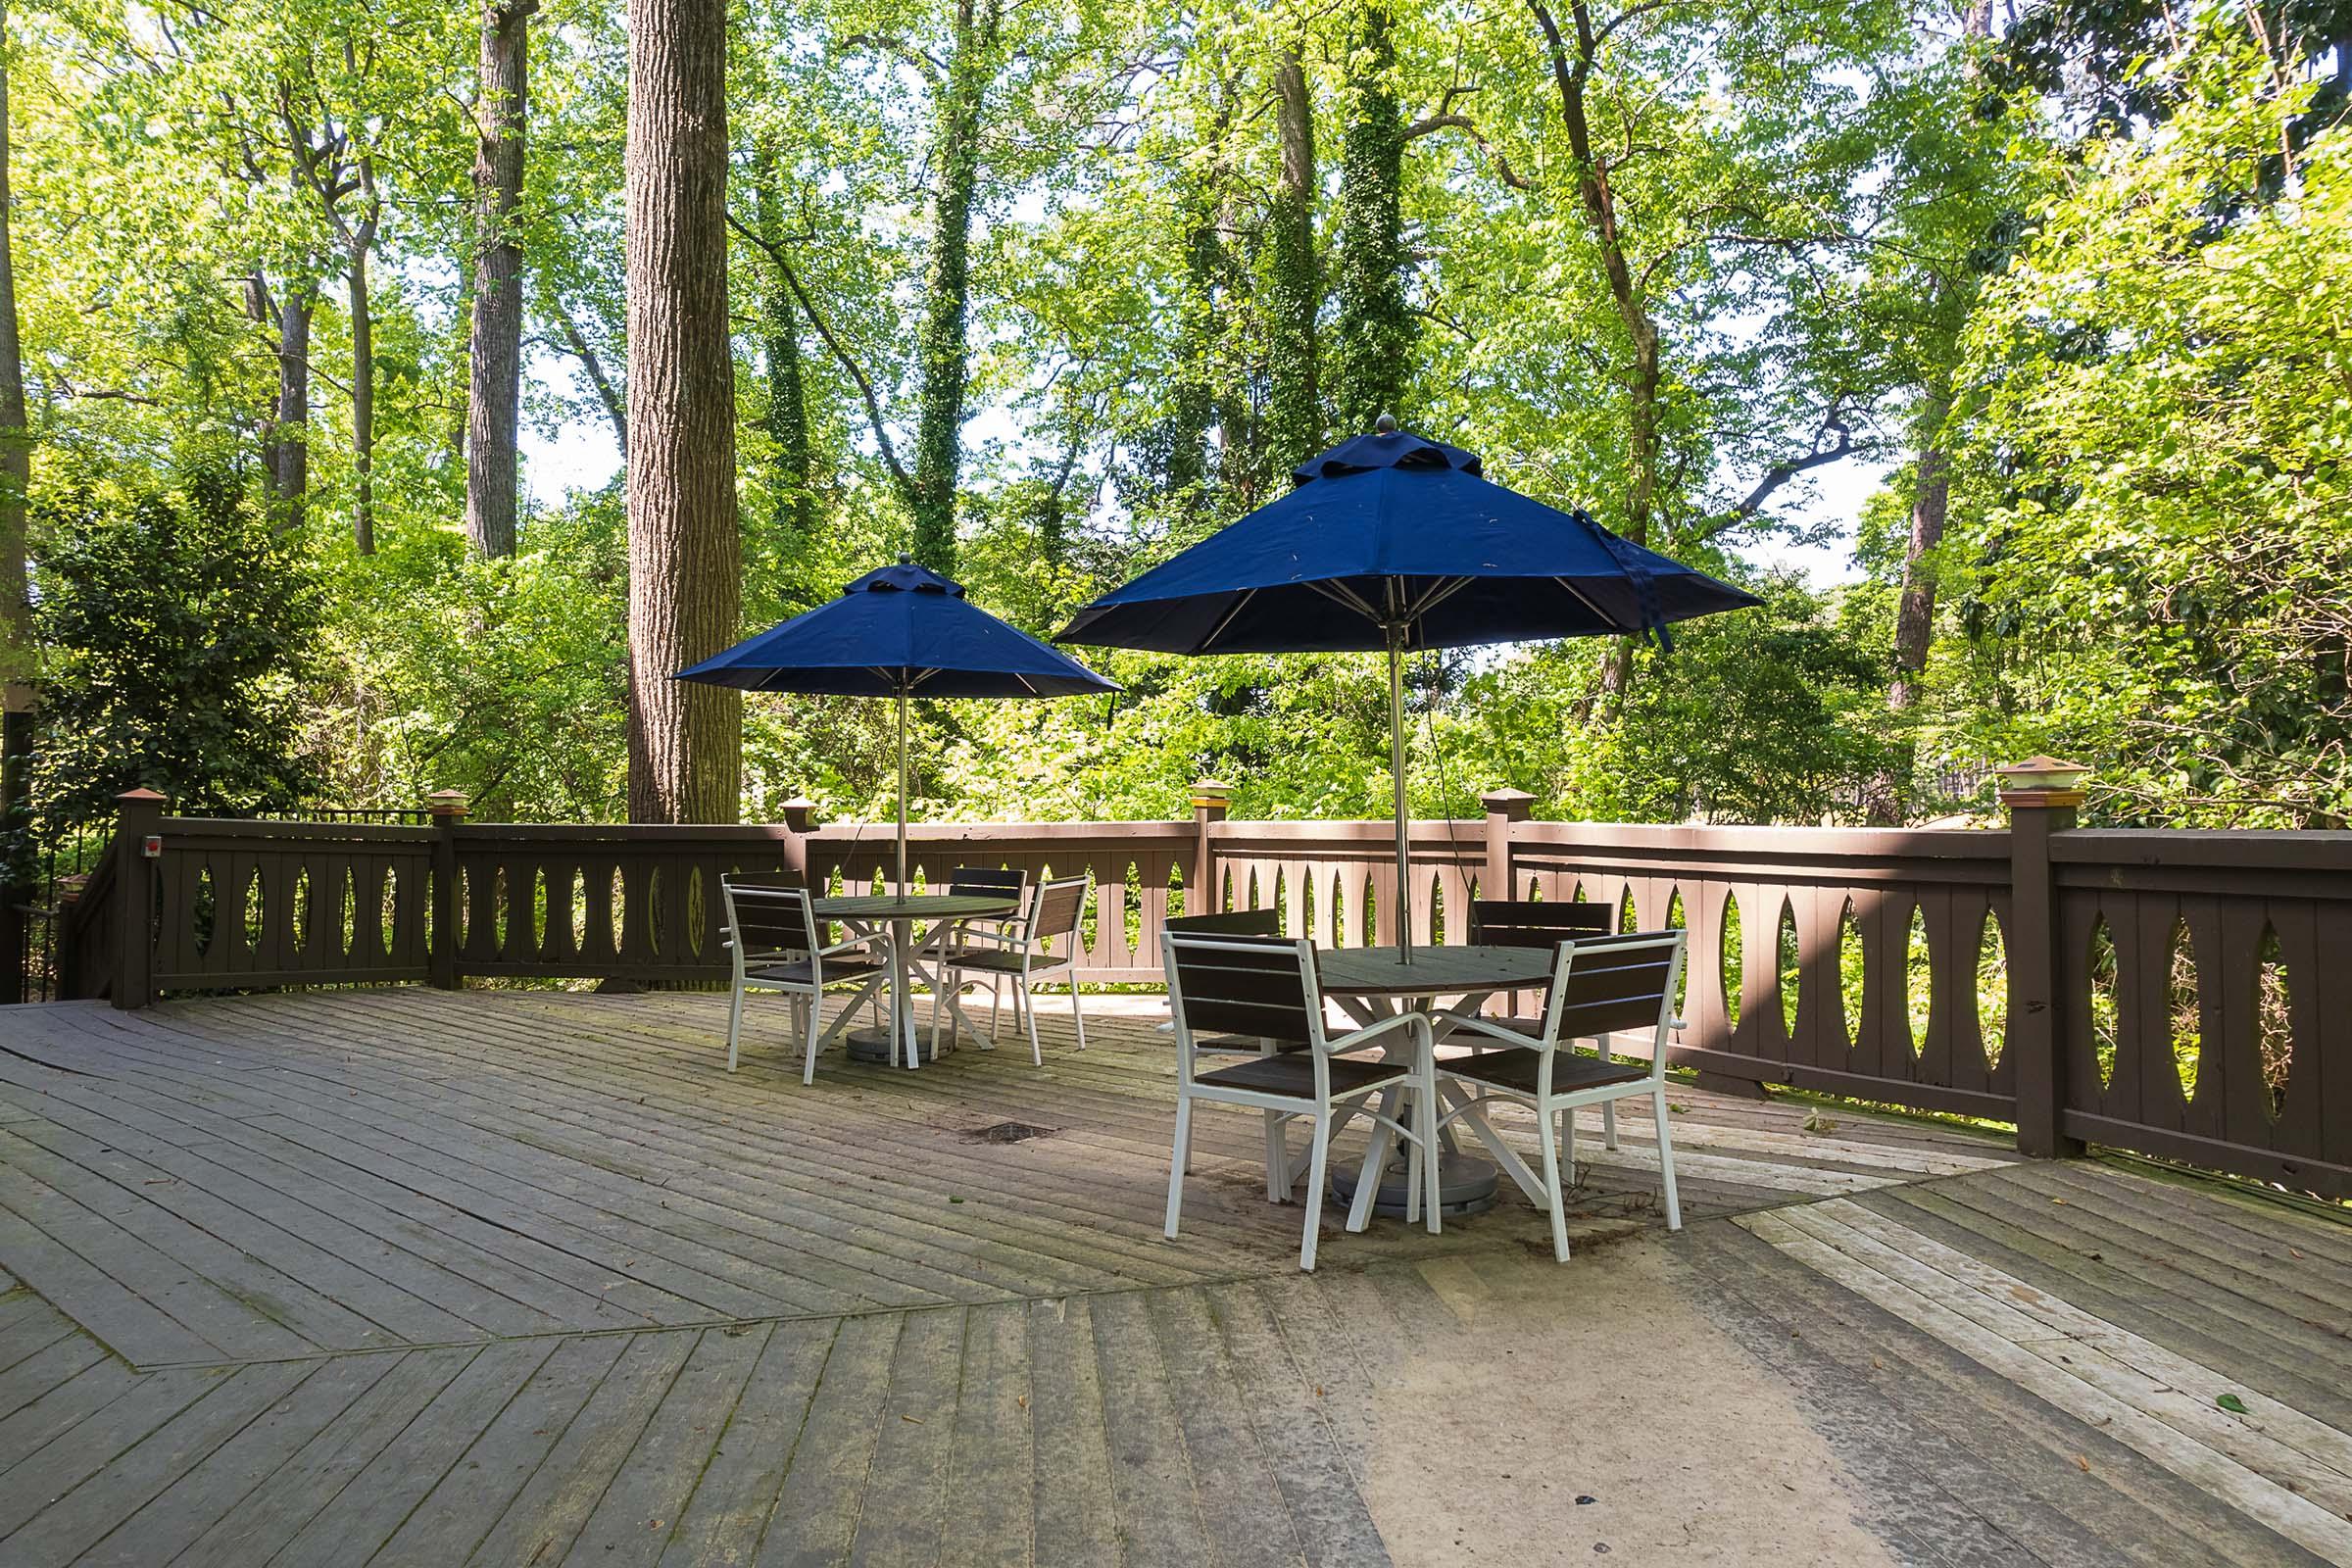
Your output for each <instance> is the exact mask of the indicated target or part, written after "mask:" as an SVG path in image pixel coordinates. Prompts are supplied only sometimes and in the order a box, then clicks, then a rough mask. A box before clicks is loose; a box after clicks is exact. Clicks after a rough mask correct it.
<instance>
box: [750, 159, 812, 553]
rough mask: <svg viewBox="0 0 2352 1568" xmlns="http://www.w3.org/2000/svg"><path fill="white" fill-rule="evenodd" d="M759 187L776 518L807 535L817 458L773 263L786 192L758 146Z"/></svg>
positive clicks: (794, 341) (785, 300) (792, 331)
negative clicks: (765, 265) (765, 261)
mask: <svg viewBox="0 0 2352 1568" xmlns="http://www.w3.org/2000/svg"><path fill="white" fill-rule="evenodd" d="M757 169H758V177H759V180H760V189H759V192H758V195H759V203H760V212H759V218H760V238H761V240H762V241H763V244H764V248H765V249H766V250H767V252H768V256H769V261H770V265H769V267H768V283H767V288H766V290H765V291H764V292H765V295H766V297H765V298H764V299H763V300H762V301H761V310H760V314H761V316H762V317H763V318H764V319H765V325H766V329H767V331H766V337H765V338H764V340H763V342H762V344H761V349H760V353H761V357H762V358H763V359H765V361H766V362H767V434H768V439H769V440H771V441H773V442H774V443H775V445H776V476H775V482H774V484H773V486H772V487H771V488H772V489H773V490H774V492H775V522H776V526H777V527H778V528H781V529H787V530H790V531H791V532H792V533H794V534H797V535H800V536H802V537H807V536H808V534H809V533H810V532H811V531H812V530H813V529H814V528H815V526H816V495H815V492H814V490H813V489H812V485H813V483H814V480H815V467H816V460H815V458H814V456H813V453H812V450H811V448H810V445H809V395H808V388H807V385H806V378H805V376H804V375H803V373H802V371H803V367H802V363H801V317H800V310H799V308H798V307H797V306H795V305H794V304H793V300H792V290H791V288H790V287H789V286H788V285H787V284H786V283H785V281H784V277H783V269H781V268H780V267H777V266H775V265H774V264H773V259H774V257H775V256H776V255H777V254H778V252H779V249H780V247H781V246H782V245H783V243H784V192H783V188H782V185H781V184H780V176H779V174H778V173H777V171H776V155H775V149H774V148H773V147H769V146H764V145H763V146H762V147H761V148H760V153H759V157H758V160H757Z"/></svg>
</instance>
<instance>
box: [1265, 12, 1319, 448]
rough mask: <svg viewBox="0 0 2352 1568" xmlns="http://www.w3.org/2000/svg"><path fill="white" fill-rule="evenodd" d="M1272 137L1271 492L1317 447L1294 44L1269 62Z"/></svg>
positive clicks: (1308, 134)
mask: <svg viewBox="0 0 2352 1568" xmlns="http://www.w3.org/2000/svg"><path fill="white" fill-rule="evenodd" d="M1274 96H1275V106H1276V107H1275V122H1274V123H1275V136H1276V139H1277V141H1278V142H1279V144H1280V147H1281V153H1282V164H1281V171H1280V172H1279V173H1278V175H1277V176H1276V179H1275V184H1274V200H1273V208H1272V212H1271V215H1270V216H1269V218H1268V220H1267V233H1266V248H1267V252H1268V261H1267V270H1268V274H1269V275H1268V277H1267V288H1266V313H1267V317H1268V328H1267V334H1266V336H1267V341H1266V357H1267V362H1268V363H1267V372H1268V375H1269V378H1270V380H1271V382H1272V384H1271V385H1270V386H1269V388H1268V389H1267V396H1266V445H1267V449H1268V450H1267V456H1268V459H1269V464H1268V466H1270V467H1271V468H1272V470H1273V476H1274V483H1275V486H1276V488H1277V489H1279V488H1280V487H1281V485H1282V484H1283V483H1284V479H1285V476H1286V475H1287V474H1289V473H1290V471H1291V470H1292V469H1293V468H1296V467H1297V466H1299V464H1301V463H1304V462H1305V461H1306V460H1307V459H1308V458H1310V457H1313V456H1314V455H1315V453H1316V452H1318V451H1320V450H1321V449H1322V446H1323V389H1322V385H1321V377H1320V373H1319V367H1318V366H1317V363H1316V343H1315V317H1316V315H1317V313H1318V312H1319V311H1320V310H1321V309H1322V303H1323V285H1322V278H1321V276H1320V275H1319V273H1318V270H1317V268H1316V266H1315V113H1314V104H1313V103H1312V102H1311V101H1310V100H1309V99H1308V97H1307V91H1306V72H1305V70H1304V69H1303V68H1302V67H1301V66H1300V65H1299V51H1298V48H1297V46H1296V45H1294V46H1292V47H1291V48H1289V49H1286V50H1285V51H1284V52H1283V54H1282V55H1281V57H1280V58H1279V59H1277V60H1276V61H1275V63H1274Z"/></svg>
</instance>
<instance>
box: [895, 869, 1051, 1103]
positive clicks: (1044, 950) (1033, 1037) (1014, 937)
mask: <svg viewBox="0 0 2352 1568" xmlns="http://www.w3.org/2000/svg"><path fill="white" fill-rule="evenodd" d="M1086 890H1087V880H1086V878H1085V877H1082V876H1070V877H1061V878H1057V879H1056V880H1054V881H1052V882H1041V883H1039V884H1038V885H1037V888H1036V890H1035V891H1034V892H1033V893H1032V894H1031V895H1030V898H1029V907H1028V910H1027V911H1026V912H1025V913H1022V914H1017V915H1014V916H1012V917H1010V918H1008V919H1006V920H1005V922H1004V924H1003V925H1002V926H1001V927H1000V928H999V935H998V937H997V939H996V940H995V941H993V942H977V943H968V944H959V945H958V946H956V947H953V948H950V949H948V950H947V951H946V952H945V953H943V954H941V955H940V959H939V964H940V974H941V977H942V978H941V991H942V993H943V994H944V995H946V996H951V997H952V996H954V995H956V993H957V992H958V991H960V990H962V989H963V986H964V983H965V976H967V975H970V974H986V975H1003V976H1005V978H1006V979H1009V980H1013V981H1015V982H1017V984H1015V986H1014V987H1013V993H1012V1003H1013V1007H1014V1009H1015V1010H1016V1011H1018V1012H1019V1013H1020V1015H1021V1018H1022V1021H1023V1022H1024V1023H1026V1024H1027V1025H1028V1027H1029V1059H1030V1060H1031V1061H1032V1062H1034V1063H1035V1064H1036V1065H1038V1066H1040V1067H1042V1066H1044V1065H1045V1064H1046V1054H1045V1051H1044V1049H1043V1048H1042V1047H1041V1046H1040V1045H1039V1044H1038V1039H1037V1009H1036V1007H1035V1006H1034V1005H1033V1004H1032V1003H1031V1001H1030V992H1031V990H1032V989H1033V988H1034V987H1035V986H1037V985H1038V984H1040V983H1041V982H1044V981H1048V980H1053V979H1056V978H1059V979H1062V980H1065V981H1067V982H1068V984H1069V988H1070V1022H1071V1024H1072V1026H1073V1027H1075V1029H1076V1030H1077V1033H1078V1049H1079V1050H1080V1051H1084V1050H1085V1049H1086V1012H1085V1009H1084V1008H1083V1006H1082V1005H1080V1003H1079V1001H1078V948H1079V941H1078V937H1079V927H1080V925H1081V924H1082V923H1083V922H1084V920H1085V918H1086ZM945 1010H946V1009H945V1008H939V1009H935V1010H934V1011H933V1012H932V1014H931V1033H932V1038H933V1039H934V1040H936V1039H937V1038H938V1036H939V1023H940V1017H939V1014H940V1012H942V1011H945ZM952 1016H953V1015H951V1017H952ZM996 1044H997V1035H996V1020H995V1017H994V1015H991V1017H990V1020H989V1034H988V1044H987V1045H986V1046H985V1047H983V1048H982V1049H984V1050H991V1051H993V1050H995V1049H996Z"/></svg>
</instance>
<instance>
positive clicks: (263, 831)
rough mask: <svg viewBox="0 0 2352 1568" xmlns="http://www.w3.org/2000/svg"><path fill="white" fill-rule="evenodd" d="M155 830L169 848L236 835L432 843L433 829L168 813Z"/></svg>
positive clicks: (236, 837) (307, 840) (295, 840)
mask: <svg viewBox="0 0 2352 1568" xmlns="http://www.w3.org/2000/svg"><path fill="white" fill-rule="evenodd" d="M156 831H157V832H159V833H161V834H162V835H163V836H164V844H165V847H166V848H167V849H169V848H171V847H172V845H174V844H177V845H178V846H179V847H181V848H188V847H190V846H191V843H192V842H206V841H214V840H229V839H234V840H236V841H238V842H241V843H250V842H252V841H254V840H256V839H266V840H270V841H273V842H278V843H293V844H320V843H327V844H430V843H431V842H432V840H433V831H434V830H433V829H431V828H429V827H409V826H403V825H400V824H396V823H391V822H307V821H305V822H295V821H283V820H278V819H275V818H268V817H252V816H167V817H164V818H162V819H161V820H160V821H159V823H158V825H157V827H156Z"/></svg>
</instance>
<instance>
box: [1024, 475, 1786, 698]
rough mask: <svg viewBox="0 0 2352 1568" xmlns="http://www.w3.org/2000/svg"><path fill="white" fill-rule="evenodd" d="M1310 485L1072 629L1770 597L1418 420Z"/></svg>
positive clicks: (1219, 634)
mask: <svg viewBox="0 0 2352 1568" xmlns="http://www.w3.org/2000/svg"><path fill="white" fill-rule="evenodd" d="M1294 477H1295V478H1296V480H1297V481H1298V487H1297V488H1296V489H1294V490H1292V491H1291V492H1290V493H1289V494H1288V495H1285V496H1283V497H1282V498H1281V499H1279V500H1276V501H1272V502H1269V503H1267V504H1266V505H1265V506H1262V507H1260V508H1258V509H1257V510H1256V511H1255V512H1252V513H1250V515H1248V516H1246V517H1244V518H1242V519H1241V520H1240V521H1238V522H1236V523H1233V524H1232V525H1231V526H1229V527H1226V528H1223V529H1221V530H1219V531H1218V532H1216V533H1214V534H1212V535H1210V536H1209V537H1208V538H1207V539H1204V540H1202V541H1201V543H1200V544H1197V545H1195V546H1193V547H1192V548H1191V549H1190V550H1187V551H1184V552H1183V553H1182V554H1180V555H1177V556H1175V557H1173V558H1172V559H1170V560H1168V561H1166V562H1163V563H1162V564H1159V565H1157V566H1154V567H1153V568H1152V569H1151V570H1150V571H1147V572H1145V573H1144V574H1143V575H1142V576H1140V577H1138V578H1136V579H1135V580H1134V581H1132V582H1129V583H1126V584H1124V585H1122V586H1121V587H1118V588H1116V589H1113V590H1112V591H1111V592H1109V593H1107V594H1104V595H1103V597H1102V598H1100V599H1098V600H1096V601H1095V602H1094V603H1093V604H1091V605H1088V606H1087V607H1086V608H1085V609H1084V610H1081V611H1080V612H1079V613H1078V614H1077V616H1076V618H1074V619H1073V620H1072V621H1071V622H1070V624H1069V625H1068V626H1067V627H1066V628H1064V629H1063V631H1062V632H1061V634H1060V635H1059V636H1058V637H1057V638H1055V639H1054V640H1055V641H1057V642H1065V643H1087V644H1093V645H1096V646H1099V647H1106V648H1145V649H1152V650H1155V651H1157V652H1160V653H1170V654H1266V653H1338V652H1345V651H1347V650H1350V649H1383V648H1391V647H1395V648H1397V649H1400V650H1402V651H1406V652H1409V651H1411V650H1414V649H1421V648H1462V647H1468V646H1471V645H1474V644H1479V643H1499V642H1520V641H1533V640H1537V639H1541V638H1550V637H1593V636H1601V635H1607V634H1612V633H1625V634H1629V635H1641V634H1643V633H1654V634H1657V635H1659V636H1661V637H1663V636H1664V628H1665V626H1666V625H1667V624H1668V623H1669V622H1672V621H1677V620H1687V619H1689V618H1690V617H1691V616H1693V615H1704V614H1709V613H1713V612H1715V611H1719V610H1738V609H1741V608H1743V607H1745V606H1748V605H1753V604H1757V603H1759V602H1760V601H1758V600H1757V599H1756V598H1755V596H1754V595H1752V594H1748V593H1744V592H1742V591H1741V590H1740V589H1738V588H1735V587H1733V586H1731V585H1730V584H1729V583H1725V582H1719V581H1717V580H1716V579H1715V578H1713V577H1710V576H1708V575H1707V574H1706V573H1704V572H1702V571H1696V570H1693V569H1692V568H1691V567H1689V566H1686V565H1684V564H1682V563H1681V562H1678V561H1673V560H1670V559H1668V558H1667V557H1665V556H1661V555H1659V554H1658V553H1657V552H1655V551H1653V550H1646V549H1644V548H1642V546H1640V545H1638V544H1635V543H1633V542H1632V541H1631V540H1628V539H1621V538H1619V537H1618V536H1617V535H1616V534H1613V533H1611V532H1610V531H1609V530H1608V529H1606V528H1604V527H1602V526H1601V525H1600V524H1599V523H1597V522H1594V521H1593V519H1592V518H1590V517H1588V516H1586V515H1584V514H1583V513H1581V512H1560V511H1557V510H1555V509H1554V508H1551V507H1547V506H1545V505H1544V503H1542V502H1541V501H1536V500H1532V499H1530V498H1529V497H1527V496H1523V495H1521V494H1519V493H1518V492H1517V491H1515V490H1509V489H1506V488H1504V487H1503V486H1501V485H1498V484H1495V482H1494V481H1492V480H1490V479H1488V478H1486V477H1485V475H1484V473H1483V471H1482V465H1481V464H1480V462H1479V459H1478V457H1477V456H1476V454H1474V453H1469V452H1465V451H1463V450H1462V449H1461V448H1459V447H1451V446H1446V445H1445V444H1444V443H1442V442H1437V441H1428V440H1424V439H1422V438H1421V437H1419V436H1415V435H1408V434H1405V433H1404V432H1402V431H1381V432H1377V433H1374V434H1372V435H1363V436H1357V437H1356V438H1355V439H1353V440H1352V441H1347V442H1343V443H1342V444H1340V445H1339V446H1336V447H1333V448H1332V449H1331V450H1330V451H1329V452H1326V453H1324V454H1322V455H1321V456H1320V457H1317V458H1314V459H1312V460H1310V461H1309V462H1307V463H1306V464H1304V465H1302V466H1300V467H1299V470H1298V471H1297V473H1296V474H1295V475H1294Z"/></svg>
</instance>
